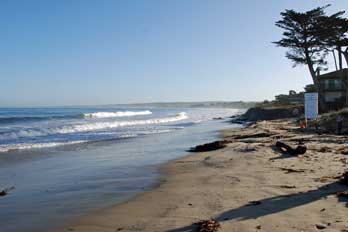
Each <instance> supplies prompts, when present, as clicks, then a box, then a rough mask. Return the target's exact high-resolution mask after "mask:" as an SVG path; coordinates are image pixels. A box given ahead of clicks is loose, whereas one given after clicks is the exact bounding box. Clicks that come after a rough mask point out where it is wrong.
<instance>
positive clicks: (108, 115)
mask: <svg viewBox="0 0 348 232" xmlns="http://www.w3.org/2000/svg"><path fill="white" fill-rule="evenodd" d="M149 114H152V112H151V111H150V110H145V111H118V112H96V113H88V114H83V116H84V118H113V117H130V116H138V115H149Z"/></svg>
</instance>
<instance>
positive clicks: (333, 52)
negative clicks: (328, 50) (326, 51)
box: [332, 49, 338, 71]
mask: <svg viewBox="0 0 348 232" xmlns="http://www.w3.org/2000/svg"><path fill="white" fill-rule="evenodd" d="M332 56H333V58H334V61H335V67H336V71H337V70H338V68H337V60H336V54H335V50H334V49H332Z"/></svg>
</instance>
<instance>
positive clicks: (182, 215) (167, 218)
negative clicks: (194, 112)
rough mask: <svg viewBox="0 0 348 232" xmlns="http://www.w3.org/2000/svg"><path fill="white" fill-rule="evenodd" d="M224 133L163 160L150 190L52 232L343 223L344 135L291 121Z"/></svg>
mask: <svg viewBox="0 0 348 232" xmlns="http://www.w3.org/2000/svg"><path fill="white" fill-rule="evenodd" d="M260 133H266V135H263V136H260ZM257 134H258V135H257ZM221 135H222V136H223V137H224V138H225V139H228V140H230V143H229V144H228V145H227V147H226V148H223V149H220V150H216V151H210V152H201V153H193V154H190V155H187V156H185V157H182V158H179V159H175V160H172V161H170V162H167V163H165V164H163V165H161V166H160V174H161V176H160V179H159V184H158V185H156V186H154V188H153V189H152V190H150V191H146V192H143V193H140V194H138V195H137V196H135V197H133V198H131V199H129V200H127V201H125V202H122V203H119V204H116V205H114V206H111V207H110V208H107V209H103V210H100V211H98V212H95V213H94V214H92V215H88V216H87V217H83V218H80V219H78V220H76V221H74V222H73V223H72V224H70V225H68V226H64V227H63V228H60V229H59V230H57V231H78V232H79V231H81V232H82V231H84V232H89V231H91V232H92V231H93V232H99V231H100V232H102V231H103V232H106V231H113V232H114V231H171V232H180V231H192V230H193V229H194V227H195V226H194V225H193V223H195V222H197V221H199V220H203V219H210V218H215V219H216V220H217V221H218V222H219V223H220V224H221V226H222V228H221V231H316V230H318V229H320V228H329V229H330V231H344V228H347V226H348V222H347V221H346V220H345V216H346V213H347V208H346V207H345V204H344V203H342V201H344V200H342V199H338V198H337V197H336V196H335V193H336V192H338V191H343V190H347V187H346V186H342V185H340V184H339V183H338V180H337V178H336V179H335V178H334V177H337V175H339V174H342V173H343V172H344V171H345V170H346V167H347V165H346V164H347V163H346V162H347V157H345V156H344V155H343V154H338V153H337V150H339V149H340V147H341V146H342V145H341V144H339V139H341V140H344V139H345V137H343V136H332V135H320V136H319V135H314V134H309V133H302V132H299V131H297V128H296V127H295V125H294V123H293V122H292V121H291V120H281V121H280V120H278V121H277V120H275V121H266V122H261V123H256V124H253V125H251V126H248V127H246V128H239V129H228V130H223V131H222V133H221ZM238 136H239V137H241V139H236V138H237V137H238ZM259 136H260V137H259ZM279 139H282V141H287V142H289V143H290V144H291V145H295V144H296V143H297V142H298V141H299V140H306V145H307V147H308V150H307V153H306V154H304V155H302V156H288V155H286V154H285V155H284V154H281V153H280V152H279V151H277V150H275V149H274V147H272V144H274V141H275V140H279ZM325 139H326V140H327V141H324V140H325ZM329 139H331V141H329ZM334 139H336V140H337V141H332V140H334ZM324 142H325V143H324ZM324 147H326V148H327V149H323V148H324ZM319 150H322V151H321V152H320V154H319ZM324 150H325V151H324Z"/></svg>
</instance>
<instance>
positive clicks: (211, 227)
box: [194, 219, 221, 232]
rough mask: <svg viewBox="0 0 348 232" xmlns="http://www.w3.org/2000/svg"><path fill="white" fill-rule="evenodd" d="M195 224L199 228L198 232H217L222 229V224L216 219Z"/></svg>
mask: <svg viewBox="0 0 348 232" xmlns="http://www.w3.org/2000/svg"><path fill="white" fill-rule="evenodd" d="M194 224H195V225H196V226H197V230H196V231H197V232H216V231H218V230H219V229H220V228H221V225H220V223H219V222H218V221H216V220H214V219H210V220H201V221H199V222H196V223H194Z"/></svg>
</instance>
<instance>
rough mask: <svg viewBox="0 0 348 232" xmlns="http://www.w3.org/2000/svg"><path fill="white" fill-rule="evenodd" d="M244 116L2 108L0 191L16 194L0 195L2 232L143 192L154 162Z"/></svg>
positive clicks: (153, 176)
mask: <svg viewBox="0 0 348 232" xmlns="http://www.w3.org/2000/svg"><path fill="white" fill-rule="evenodd" d="M242 111H243V110H238V109H194V108H186V109H185V108H134V107H128V108H126V107H76V108H73V107H69V108H66V107H65V108H64V107H63V108H3V109H0V188H14V189H12V190H11V191H9V193H8V195H6V196H3V197H0V230H1V231H7V232H15V231H16V232H22V231H23V232H28V231H45V230H47V229H49V228H54V227H56V226H59V225H61V224H63V223H67V222H68V221H69V220H72V219H74V218H76V217H78V216H81V215H84V214H87V213H90V212H93V211H94V210H97V209H101V208H104V207H108V206H111V205H113V204H116V203H119V202H121V201H124V200H127V199H129V198H131V197H133V196H134V195H135V194H137V193H139V192H142V191H146V190H148V189H150V188H151V187H152V186H153V185H154V184H156V182H157V181H158V177H159V175H158V165H159V164H161V163H164V162H166V161H168V160H172V159H175V158H178V157H180V156H184V155H186V154H187V153H186V150H187V149H189V148H190V147H192V146H194V145H197V144H200V143H204V142H208V141H210V140H213V139H216V138H217V136H218V130H220V129H224V128H228V127H231V126H233V125H231V124H230V123H228V117H229V116H232V115H235V114H238V113H241V112H242ZM219 117H222V118H225V120H215V119H216V118H219Z"/></svg>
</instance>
